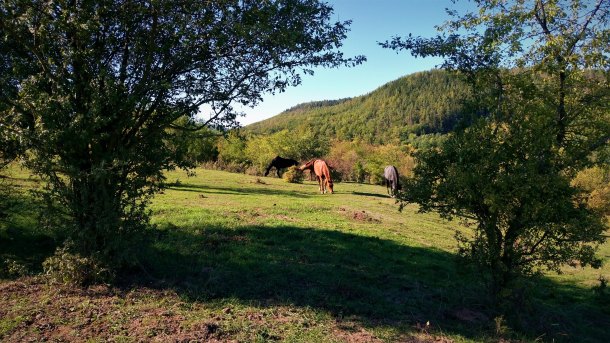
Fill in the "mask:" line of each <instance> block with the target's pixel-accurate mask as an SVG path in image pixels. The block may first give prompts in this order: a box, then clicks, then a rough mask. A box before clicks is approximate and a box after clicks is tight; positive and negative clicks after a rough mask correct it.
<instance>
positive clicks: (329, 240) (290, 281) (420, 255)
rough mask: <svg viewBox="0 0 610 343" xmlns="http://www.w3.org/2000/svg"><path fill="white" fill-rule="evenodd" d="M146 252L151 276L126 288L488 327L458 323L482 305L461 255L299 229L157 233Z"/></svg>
mask: <svg viewBox="0 0 610 343" xmlns="http://www.w3.org/2000/svg"><path fill="white" fill-rule="evenodd" d="M191 231H192V232H194V233H191ZM177 247H179V248H177ZM146 249H147V251H146V252H144V254H143V255H144V256H143V257H142V259H141V262H142V263H143V265H144V268H145V269H146V272H147V274H148V275H147V276H144V275H139V276H137V277H136V279H131V280H127V282H128V284H127V285H128V286H134V283H135V285H145V286H148V287H158V288H172V289H176V290H177V291H178V292H179V293H181V294H182V295H183V296H186V297H188V298H190V299H192V300H210V299H225V298H231V299H239V300H240V301H244V302H245V303H251V302H254V303H256V304H260V305H263V306H266V305H269V306H270V305H274V304H293V305H296V306H308V307H314V308H319V309H322V310H324V311H327V312H329V313H331V314H332V315H333V316H335V317H337V318H343V317H349V318H352V319H355V320H359V321H361V322H362V323H363V324H364V325H369V326H378V325H390V326H394V327H397V328H398V327H400V326H407V327H409V326H412V325H415V324H416V323H425V322H426V321H431V322H432V323H434V324H433V325H435V326H436V327H440V328H442V329H443V330H444V329H445V326H446V323H447V322H453V323H452V324H451V327H461V328H462V329H461V330H462V331H464V333H466V332H477V331H479V330H480V329H481V327H480V326H481V325H487V323H482V324H481V323H474V324H473V323H470V324H469V325H467V326H466V325H462V324H460V323H457V322H454V321H455V320H454V319H452V318H451V314H450V312H451V311H453V310H455V309H459V308H464V307H468V308H470V309H473V310H480V309H481V308H482V303H483V302H484V301H483V300H482V299H480V298H479V293H480V292H479V291H480V288H479V286H478V282H477V280H476V277H475V275H474V274H472V273H470V272H468V271H459V270H456V268H455V267H454V263H453V262H454V256H453V255H451V254H449V253H446V252H443V251H439V250H434V249H427V248H415V247H407V246H403V245H398V244H396V243H395V242H393V241H388V240H382V239H378V238H373V237H363V236H359V235H353V234H349V233H343V232H338V231H324V230H315V229H304V228H300V227H292V226H282V227H263V226H243V227H239V228H236V229H226V228H213V227H208V228H192V229H190V230H188V232H187V230H183V229H180V228H177V227H172V228H165V229H164V228H160V230H159V231H158V237H155V240H154V242H152V241H151V244H150V245H148V246H147V247H146ZM381 323H384V324H381ZM479 324H481V325H479Z"/></svg>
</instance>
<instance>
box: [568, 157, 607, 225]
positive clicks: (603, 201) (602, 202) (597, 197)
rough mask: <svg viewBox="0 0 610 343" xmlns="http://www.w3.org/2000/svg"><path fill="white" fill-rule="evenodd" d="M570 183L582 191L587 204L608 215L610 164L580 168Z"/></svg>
mask: <svg viewBox="0 0 610 343" xmlns="http://www.w3.org/2000/svg"><path fill="white" fill-rule="evenodd" d="M572 185H573V186H575V187H578V188H579V189H581V190H582V191H583V192H584V196H585V199H586V203H587V206H589V207H590V208H591V209H593V210H595V211H598V212H600V213H602V214H603V215H605V216H610V165H607V166H606V167H605V168H602V167H600V166H593V167H591V168H587V169H584V170H581V171H580V172H579V173H578V174H577V175H576V177H575V178H574V179H573V180H572Z"/></svg>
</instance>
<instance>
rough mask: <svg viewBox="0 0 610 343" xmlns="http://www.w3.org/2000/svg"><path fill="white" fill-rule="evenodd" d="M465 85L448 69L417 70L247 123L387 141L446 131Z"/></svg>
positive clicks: (254, 128)
mask: <svg viewBox="0 0 610 343" xmlns="http://www.w3.org/2000/svg"><path fill="white" fill-rule="evenodd" d="M466 92H467V87H466V86H465V85H464V84H463V83H462V82H460V81H459V80H458V78H457V77H456V76H454V75H452V74H450V73H448V72H445V71H441V70H432V71H426V72H419V73H415V74H411V75H408V76H405V77H402V78H400V79H398V80H395V81H392V82H389V83H387V84H385V85H383V86H381V87H379V88H378V89H376V90H374V91H372V92H371V93H368V94H366V95H363V96H358V97H355V98H348V99H341V100H326V101H316V102H311V103H305V104H300V105H297V106H294V107H292V108H290V109H288V110H286V111H284V112H282V113H280V114H279V115H277V116H274V117H272V118H269V119H266V120H263V121H260V122H257V123H253V124H251V125H248V126H246V128H245V131H246V132H249V133H254V134H269V133H273V132H277V131H280V130H283V129H289V130H294V129H297V128H299V127H302V126H306V127H309V128H310V129H312V130H313V131H314V132H315V133H316V134H322V135H324V136H326V137H331V138H339V139H342V140H352V139H355V138H360V139H363V140H365V141H367V142H369V143H379V144H384V143H388V142H392V141H396V140H397V139H399V138H401V137H402V139H403V140H404V139H405V138H406V137H407V136H408V134H409V133H415V134H418V135H419V134H424V133H443V132H447V131H449V130H451V128H452V127H453V125H455V123H456V120H457V119H458V118H459V114H460V108H461V105H460V103H461V100H460V99H461V98H462V97H463V96H464V95H465V94H466Z"/></svg>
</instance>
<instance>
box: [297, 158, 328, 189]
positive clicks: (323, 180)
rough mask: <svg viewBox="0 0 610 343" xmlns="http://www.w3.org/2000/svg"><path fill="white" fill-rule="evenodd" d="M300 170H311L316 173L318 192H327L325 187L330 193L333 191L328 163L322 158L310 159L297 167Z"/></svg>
mask: <svg viewBox="0 0 610 343" xmlns="http://www.w3.org/2000/svg"><path fill="white" fill-rule="evenodd" d="M299 169H300V170H309V171H310V172H311V171H313V172H314V173H315V174H316V179H317V180H318V185H319V186H320V193H321V194H324V193H326V192H327V190H326V189H327V188H328V189H329V190H330V192H331V193H334V192H333V179H332V178H331V177H330V168H329V167H328V164H326V162H324V161H323V160H311V161H309V162H307V163H305V164H304V165H302V166H300V167H299Z"/></svg>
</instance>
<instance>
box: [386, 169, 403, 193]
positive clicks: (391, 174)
mask: <svg viewBox="0 0 610 343" xmlns="http://www.w3.org/2000/svg"><path fill="white" fill-rule="evenodd" d="M383 180H384V182H385V186H386V189H387V191H388V194H389V195H390V196H391V197H392V198H393V197H395V196H396V193H397V192H398V190H400V181H399V179H398V170H397V169H396V167H394V166H387V167H385V170H384V171H383Z"/></svg>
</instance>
